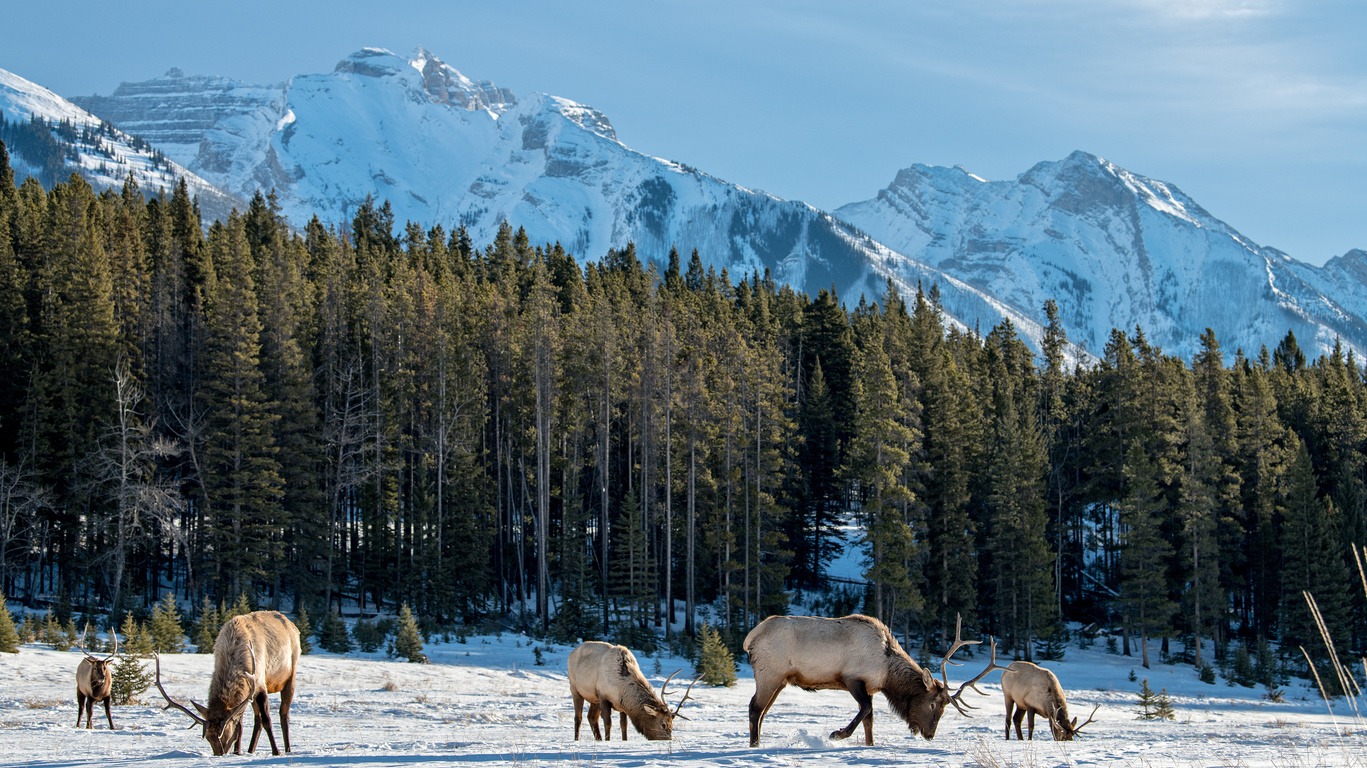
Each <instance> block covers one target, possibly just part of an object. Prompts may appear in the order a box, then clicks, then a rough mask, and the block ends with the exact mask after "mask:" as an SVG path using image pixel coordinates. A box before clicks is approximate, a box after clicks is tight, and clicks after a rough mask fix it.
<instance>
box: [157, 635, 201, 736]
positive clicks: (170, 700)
mask: <svg viewBox="0 0 1367 768" xmlns="http://www.w3.org/2000/svg"><path fill="white" fill-rule="evenodd" d="M152 658H154V659H156V662H157V690H158V691H161V696H162V698H164V699H166V706H164V707H162V709H170V708H171V707H175V708H176V709H179V710H180V711H181V712H184V713H185V714H187V715H189V716H190V717H192V718H194V720H195V722H196V723H198V724H200V725H205V724H206V723H208V721H207V720H205V719H204V718H202V717H200V716H199V715H198V714H196V713H194V712H191V711H190V708H189V707H187V706H185V705H184V704H181V703H180V702H178V701H176V700H175V699H173V698H171V696H170V695H169V694H167V693H166V689H165V688H163V687H161V654H159V653H154V654H152Z"/></svg>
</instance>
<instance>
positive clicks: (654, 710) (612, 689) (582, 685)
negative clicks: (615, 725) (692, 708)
mask: <svg viewBox="0 0 1367 768" xmlns="http://www.w3.org/2000/svg"><path fill="white" fill-rule="evenodd" d="M568 672H569V680H570V695H571V696H573V697H574V738H575V740H576V741H577V740H578V739H579V727H580V724H581V722H582V715H583V707H584V702H586V701H587V702H588V703H589V727H590V728H592V729H593V738H595V739H599V740H601V739H603V738H604V734H603V733H600V732H599V730H598V720H599V718H600V717H601V718H602V721H603V729H604V731H606V738H607V739H608V740H609V741H611V740H612V710H613V709H616V710H618V711H619V712H621V713H622V717H621V721H622V740H623V741H625V740H626V738H627V719H628V718H630V719H631V723H632V725H634V726H636V730H638V731H640V732H641V734H642V735H644V736H645V737H646V738H647V739H652V740H658V741H668V740H670V739H672V738H673V722H674V713H672V712H670V711H669V707H668V706H667V705H666V704H665V702H664V700H663V699H661V698H660V697H659V696H657V695H656V694H655V690H654V689H653V688H651V687H650V683H649V682H647V681H646V678H645V675H643V674H641V668H640V667H639V666H637V664H636V657H635V656H633V655H632V653H631V651H630V650H628V649H627V648H626V647H624V646H621V645H612V644H610V643H604V642H599V641H597V640H590V641H588V642H586V643H583V644H582V645H580V646H579V647H578V648H575V649H574V650H573V651H572V652H570V657H569V661H568Z"/></svg>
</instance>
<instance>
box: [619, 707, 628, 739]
mask: <svg viewBox="0 0 1367 768" xmlns="http://www.w3.org/2000/svg"><path fill="white" fill-rule="evenodd" d="M617 714H618V715H619V717H618V719H619V720H621V721H622V741H626V740H627V713H626V711H625V710H618V712H617Z"/></svg>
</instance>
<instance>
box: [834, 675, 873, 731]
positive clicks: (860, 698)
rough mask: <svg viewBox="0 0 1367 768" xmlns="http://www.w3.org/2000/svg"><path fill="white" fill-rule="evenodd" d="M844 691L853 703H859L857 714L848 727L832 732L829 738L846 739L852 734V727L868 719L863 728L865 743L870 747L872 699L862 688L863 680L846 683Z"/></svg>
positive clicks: (865, 689)
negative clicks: (848, 693)
mask: <svg viewBox="0 0 1367 768" xmlns="http://www.w3.org/2000/svg"><path fill="white" fill-rule="evenodd" d="M846 690H848V691H849V692H850V695H851V696H853V697H854V700H855V701H857V702H859V712H858V713H857V714H855V716H854V719H853V720H851V721H850V724H849V725H847V726H845V727H844V728H841V729H840V730H838V731H832V732H831V738H832V739H848V738H849V737H850V734H852V733H854V727H855V726H856V725H859V723H861V722H863V721H864V719H865V718H868V720H869V724H868V725H867V726H865V742H866V743H867V744H869V745H870V746H871V745H872V744H873V697H872V696H870V695H869V691H868V689H867V688H865V687H864V681H863V680H848V681H846Z"/></svg>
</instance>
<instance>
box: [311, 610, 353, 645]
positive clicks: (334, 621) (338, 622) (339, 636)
mask: <svg viewBox="0 0 1367 768" xmlns="http://www.w3.org/2000/svg"><path fill="white" fill-rule="evenodd" d="M318 643H319V645H321V646H323V650H325V651H327V652H329V653H350V652H351V649H352V647H353V646H352V644H351V634H350V633H349V632H347V627H346V623H345V622H343V621H342V617H341V616H339V615H338V614H337V613H336V612H335V611H334V612H332V613H329V614H328V615H327V618H325V619H323V623H322V624H321V625H320V626H319V627H318Z"/></svg>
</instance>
